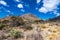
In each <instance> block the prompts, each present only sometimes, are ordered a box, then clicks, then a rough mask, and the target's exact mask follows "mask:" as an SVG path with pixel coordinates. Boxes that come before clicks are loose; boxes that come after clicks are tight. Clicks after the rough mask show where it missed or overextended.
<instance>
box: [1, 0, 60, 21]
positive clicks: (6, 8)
mask: <svg viewBox="0 0 60 40" xmlns="http://www.w3.org/2000/svg"><path fill="white" fill-rule="evenodd" d="M25 13H32V14H34V15H36V16H37V17H38V18H40V19H44V20H46V19H49V18H53V17H56V16H59V15H60V0H0V18H4V17H7V16H9V15H16V16H18V15H23V14H25Z"/></svg>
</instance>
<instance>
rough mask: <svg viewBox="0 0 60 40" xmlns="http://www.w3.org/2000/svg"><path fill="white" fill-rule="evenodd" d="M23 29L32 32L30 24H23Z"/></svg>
mask: <svg viewBox="0 0 60 40" xmlns="http://www.w3.org/2000/svg"><path fill="white" fill-rule="evenodd" d="M23 28H25V29H26V30H32V29H33V28H32V27H31V24H30V23H25V24H24V27H23Z"/></svg>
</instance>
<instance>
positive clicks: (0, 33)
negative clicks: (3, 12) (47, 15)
mask: <svg viewBox="0 0 60 40" xmlns="http://www.w3.org/2000/svg"><path fill="white" fill-rule="evenodd" d="M0 40H60V21H50V20H49V21H44V20H40V19H38V18H37V17H36V16H33V15H32V14H27V15H26V14H25V15H22V16H9V17H6V18H3V19H0Z"/></svg>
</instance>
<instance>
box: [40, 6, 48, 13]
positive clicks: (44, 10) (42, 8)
mask: <svg viewBox="0 0 60 40" xmlns="http://www.w3.org/2000/svg"><path fill="white" fill-rule="evenodd" d="M39 11H40V12H44V13H46V12H48V10H47V9H46V8H44V7H41V8H40V9H39Z"/></svg>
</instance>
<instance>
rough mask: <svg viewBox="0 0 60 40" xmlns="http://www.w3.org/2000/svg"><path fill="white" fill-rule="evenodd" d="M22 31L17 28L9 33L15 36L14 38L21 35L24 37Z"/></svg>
mask: <svg viewBox="0 0 60 40" xmlns="http://www.w3.org/2000/svg"><path fill="white" fill-rule="evenodd" d="M21 33H22V32H20V31H18V30H16V29H11V30H10V32H9V35H10V36H12V37H14V38H19V37H22V35H21Z"/></svg>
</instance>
